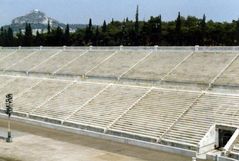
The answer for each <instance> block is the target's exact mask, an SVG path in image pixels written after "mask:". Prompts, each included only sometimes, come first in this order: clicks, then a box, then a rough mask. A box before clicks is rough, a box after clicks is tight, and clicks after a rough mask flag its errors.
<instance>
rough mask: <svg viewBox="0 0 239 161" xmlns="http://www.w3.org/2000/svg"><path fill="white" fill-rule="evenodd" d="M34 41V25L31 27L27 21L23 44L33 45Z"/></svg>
mask: <svg viewBox="0 0 239 161" xmlns="http://www.w3.org/2000/svg"><path fill="white" fill-rule="evenodd" d="M32 42H33V36H32V27H31V24H27V23H26V27H25V35H24V43H23V45H24V46H32Z"/></svg>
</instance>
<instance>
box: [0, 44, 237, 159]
mask: <svg viewBox="0 0 239 161" xmlns="http://www.w3.org/2000/svg"><path fill="white" fill-rule="evenodd" d="M238 51H239V47H233V46H232V47H220V46H218V47H201V46H189V47H163V46H153V47H127V46H115V47H94V46H90V47H66V46H63V47H42V46H41V47H16V48H14V47H11V48H8V47H2V48H1V49H0V73H1V76H0V82H1V84H0V96H1V98H2V99H1V101H2V106H1V108H2V109H1V112H2V114H1V118H2V119H4V118H6V114H5V102H4V100H5V96H6V94H8V93H12V94H13V97H14V100H13V102H14V110H13V117H12V119H13V120H15V121H19V122H23V123H27V124H32V125H36V126H41V127H46V128H50V129H52V130H60V131H65V132H69V133H75V134H80V135H85V136H90V137H94V138H100V139H103V140H111V141H114V142H120V143H123V144H131V145H133V146H136V147H137V146H139V147H144V148H147V149H154V150H159V151H164V152H170V153H175V154H180V155H183V156H188V157H191V158H192V157H193V159H195V160H196V158H197V159H208V160H219V161H234V160H238V159H239V128H238V127H239V94H238V92H239V88H238V87H239V80H238V79H237V78H238V76H237V75H238V74H239V68H238V67H239V52H238ZM194 157H195V158H194Z"/></svg>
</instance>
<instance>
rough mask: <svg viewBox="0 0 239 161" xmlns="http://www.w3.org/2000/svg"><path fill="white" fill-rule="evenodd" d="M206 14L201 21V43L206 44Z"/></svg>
mask: <svg viewBox="0 0 239 161" xmlns="http://www.w3.org/2000/svg"><path fill="white" fill-rule="evenodd" d="M206 25H207V24H206V16H205V14H204V15H203V19H202V21H201V25H200V26H201V27H200V32H201V44H200V45H204V41H205V37H206Z"/></svg>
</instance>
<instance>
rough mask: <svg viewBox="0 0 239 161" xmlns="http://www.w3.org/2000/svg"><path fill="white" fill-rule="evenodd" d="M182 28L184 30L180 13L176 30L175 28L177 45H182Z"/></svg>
mask: <svg viewBox="0 0 239 161" xmlns="http://www.w3.org/2000/svg"><path fill="white" fill-rule="evenodd" d="M181 28H182V22H181V15H180V12H178V17H177V20H176V28H175V34H176V45H182V38H181Z"/></svg>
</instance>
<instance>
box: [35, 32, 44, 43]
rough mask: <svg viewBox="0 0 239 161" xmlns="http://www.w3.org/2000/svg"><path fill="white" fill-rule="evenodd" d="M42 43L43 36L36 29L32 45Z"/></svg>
mask: <svg viewBox="0 0 239 161" xmlns="http://www.w3.org/2000/svg"><path fill="white" fill-rule="evenodd" d="M41 45H43V38H42V35H41V34H40V33H39V31H37V33H36V37H35V41H34V46H41Z"/></svg>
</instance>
